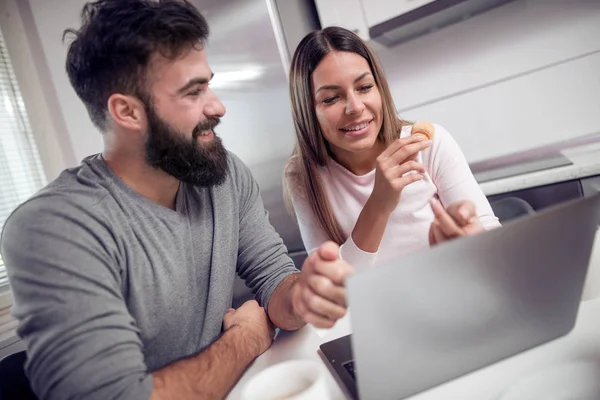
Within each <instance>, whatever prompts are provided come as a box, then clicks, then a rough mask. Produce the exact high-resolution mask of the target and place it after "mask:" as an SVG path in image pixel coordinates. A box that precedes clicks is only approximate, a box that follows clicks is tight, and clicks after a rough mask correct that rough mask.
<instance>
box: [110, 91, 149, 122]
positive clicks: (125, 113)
mask: <svg viewBox="0 0 600 400" xmlns="http://www.w3.org/2000/svg"><path fill="white" fill-rule="evenodd" d="M107 106H108V112H109V114H110V116H111V117H112V119H113V123H114V124H116V125H118V126H120V127H123V128H125V129H128V130H132V131H143V130H144V128H145V126H146V110H145V108H144V103H142V101H141V100H140V99H138V98H137V97H134V96H127V95H123V94H118V93H115V94H113V95H111V96H110V97H109V98H108V104H107Z"/></svg>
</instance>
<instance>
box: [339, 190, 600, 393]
mask: <svg viewBox="0 0 600 400" xmlns="http://www.w3.org/2000/svg"><path fill="white" fill-rule="evenodd" d="M599 222H600V196H594V197H590V198H587V199H581V200H576V201H573V202H569V203H565V204H563V205H561V206H558V207H555V208H552V209H548V210H545V211H542V212H540V213H538V214H536V215H534V216H532V217H527V218H523V219H520V220H516V221H513V222H509V223H508V224H506V225H505V226H504V227H502V228H499V229H496V230H493V231H489V232H485V233H482V234H480V235H476V236H472V237H467V238H461V239H459V240H454V241H450V242H447V243H444V244H441V245H438V246H436V247H434V248H432V249H430V250H427V251H423V252H420V253H417V254H413V255H410V256H407V257H404V258H402V259H399V260H397V261H395V262H393V263H390V264H389V265H386V266H382V267H379V268H375V269H372V270H369V271H365V272H363V273H359V274H357V275H355V276H353V277H351V278H349V279H348V282H347V285H348V292H349V304H350V309H351V324H352V330H353V337H352V350H353V353H354V357H355V369H356V376H357V383H358V391H359V394H360V397H361V398H363V399H380V400H385V399H398V398H404V397H408V396H410V395H413V394H416V393H418V392H421V391H423V390H426V389H429V388H431V387H433V386H437V385H439V384H441V383H443V382H445V381H448V380H451V379H453V378H456V377H458V376H460V375H463V374H466V373H468V372H471V371H474V370H476V369H478V368H481V367H484V366H486V365H489V364H491V363H494V362H496V361H499V360H501V359H504V358H506V357H509V356H511V355H514V354H517V353H519V352H521V351H524V350H526V349H528V348H531V347H533V346H536V345H539V344H542V343H544V342H547V341H549V340H552V339H554V338H557V337H559V336H562V335H565V334H566V333H568V332H569V331H570V330H571V329H572V327H573V326H574V323H575V319H576V315H577V310H578V306H579V302H580V298H581V292H582V288H583V284H584V281H585V275H586V271H587V266H588V262H589V258H590V253H591V249H592V244H593V241H594V235H595V233H596V229H597V226H598V223H599Z"/></svg>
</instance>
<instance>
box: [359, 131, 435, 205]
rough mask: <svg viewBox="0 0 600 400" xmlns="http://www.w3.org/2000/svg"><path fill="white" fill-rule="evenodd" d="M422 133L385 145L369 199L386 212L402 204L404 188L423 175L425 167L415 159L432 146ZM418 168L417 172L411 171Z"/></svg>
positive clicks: (420, 178) (378, 162)
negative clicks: (401, 198)
mask: <svg viewBox="0 0 600 400" xmlns="http://www.w3.org/2000/svg"><path fill="white" fill-rule="evenodd" d="M431 143H432V142H431V141H429V140H426V139H425V138H424V137H423V136H421V135H415V136H409V137H406V138H402V139H398V140H396V141H394V142H393V143H392V144H391V145H389V146H388V148H387V149H385V150H384V151H383V152H382V153H381V154H380V155H379V157H377V164H376V168H375V185H374V187H373V192H372V193H371V197H369V200H368V201H369V202H370V203H371V204H372V205H373V206H375V207H376V208H377V209H379V210H380V211H382V212H385V213H387V214H391V213H392V211H394V210H395V209H396V207H397V206H398V202H399V201H400V195H401V193H402V190H403V189H404V188H405V187H406V186H408V185H410V184H411V183H413V182H417V181H420V180H422V179H423V175H422V174H423V173H425V168H424V167H423V165H422V164H420V163H418V162H417V161H415V158H416V155H417V153H418V152H420V151H422V150H425V149H426V148H428V147H430V146H431ZM411 171H415V172H416V173H410V174H409V173H408V172H411Z"/></svg>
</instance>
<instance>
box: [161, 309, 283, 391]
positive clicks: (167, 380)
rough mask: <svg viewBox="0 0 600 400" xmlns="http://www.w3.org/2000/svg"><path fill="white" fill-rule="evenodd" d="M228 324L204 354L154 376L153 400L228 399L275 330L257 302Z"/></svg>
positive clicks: (229, 317) (231, 316) (230, 316)
mask: <svg viewBox="0 0 600 400" xmlns="http://www.w3.org/2000/svg"><path fill="white" fill-rule="evenodd" d="M224 324H225V328H226V329H227V330H226V331H225V333H224V334H223V336H221V338H220V339H219V340H217V341H216V342H215V343H213V344H212V345H211V346H209V347H208V348H207V349H206V350H204V351H203V352H202V353H200V354H198V355H197V356H195V357H191V358H188V359H185V360H181V361H178V362H175V363H173V364H171V365H168V366H166V367H164V368H162V369H160V370H158V371H156V372H154V373H153V374H152V375H153V377H154V387H153V389H152V396H151V397H150V400H163V399H182V400H187V399H190V400H192V399H198V400H201V399H222V398H224V397H225V395H226V394H227V393H228V392H229V391H230V390H231V388H232V387H233V385H234V384H235V383H236V382H237V380H238V379H239V378H240V376H241V375H242V373H243V372H244V370H245V369H246V368H247V367H248V365H249V364H250V363H251V362H252V360H254V358H256V357H257V356H259V355H260V354H262V353H263V352H264V351H265V350H266V349H267V348H268V347H269V346H270V344H271V340H272V337H273V327H272V325H271V324H270V322H269V320H268V318H267V316H266V314H265V311H264V309H263V308H262V307H260V306H259V305H258V303H257V302H255V301H250V302H247V303H244V305H242V307H240V308H239V309H238V310H236V311H231V312H229V313H228V314H227V315H226V316H225V319H224Z"/></svg>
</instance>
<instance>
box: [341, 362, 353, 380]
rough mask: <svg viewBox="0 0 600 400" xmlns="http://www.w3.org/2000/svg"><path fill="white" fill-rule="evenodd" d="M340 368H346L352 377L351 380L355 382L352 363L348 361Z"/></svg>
mask: <svg viewBox="0 0 600 400" xmlns="http://www.w3.org/2000/svg"><path fill="white" fill-rule="evenodd" d="M342 366H343V367H344V368H346V371H348V373H349V374H350V375H351V376H352V379H354V380H355V381H356V375H354V361H348V362H347V363H345V364H342Z"/></svg>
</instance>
